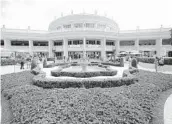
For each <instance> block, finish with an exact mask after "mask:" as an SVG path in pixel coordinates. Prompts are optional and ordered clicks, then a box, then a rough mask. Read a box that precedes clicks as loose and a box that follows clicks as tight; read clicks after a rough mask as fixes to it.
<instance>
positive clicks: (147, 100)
mask: <svg viewBox="0 0 172 124" xmlns="http://www.w3.org/2000/svg"><path fill="white" fill-rule="evenodd" d="M131 70H132V69H130V73H132V74H134V75H135V76H136V77H137V78H138V79H139V81H138V82H137V83H135V84H132V85H129V86H121V87H118V88H114V87H113V88H90V89H85V88H66V89H56V88H54V89H43V88H40V87H37V86H33V85H30V84H31V80H32V77H33V75H32V74H31V73H30V72H29V71H26V72H22V73H21V72H20V73H14V74H8V75H2V80H1V83H2V91H3V93H4V95H5V96H6V98H7V99H9V101H10V108H11V109H12V113H13V116H14V118H13V121H12V123H36V124H44V123H55V124H56V123H62V124H63V123H75V124H76V123H105V124H108V123H117V124H125V123H128V124H148V123H151V119H152V117H153V116H156V115H153V113H152V108H153V107H154V106H155V105H156V100H157V99H158V97H159V95H160V94H161V92H162V91H165V90H168V89H170V88H172V78H171V75H167V74H162V73H154V72H148V71H142V70H139V72H137V73H135V71H133V70H132V71H131ZM128 71H129V70H128ZM40 76H41V75H40V74H39V75H37V76H36V77H38V78H39V79H40V80H42V79H44V78H45V77H44V78H42V77H40ZM128 78H129V77H127V78H123V79H126V81H127V79H128ZM34 79H35V78H34ZM45 79H47V78H45ZM47 80H49V79H47ZM51 80H52V81H53V79H51ZM70 80H71V79H70ZM96 80H98V81H97V82H101V81H99V80H101V79H95V82H96ZM104 80H106V79H104ZM121 80H122V79H121ZM59 82H60V81H59ZM95 82H94V85H92V86H97V83H95ZM121 82H123V81H121ZM121 82H120V81H119V82H118V83H119V84H121ZM127 82H128V81H127ZM44 83H45V85H46V82H44ZM54 83H56V82H54ZM52 84H53V82H52ZM75 84H76V83H75ZM53 85H54V84H53ZM61 85H63V86H64V85H67V84H66V83H63V84H61ZM71 85H73V86H74V84H73V81H72V80H71V84H68V86H71ZM103 85H108V87H110V86H112V83H111V82H110V81H109V82H106V83H104V84H102V86H103ZM76 86H77V84H76ZM81 86H82V85H81ZM62 88H63V87H62ZM118 89H120V90H118ZM117 90H118V91H117Z"/></svg>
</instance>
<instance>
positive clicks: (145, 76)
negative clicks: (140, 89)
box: [135, 70, 172, 91]
mask: <svg viewBox="0 0 172 124" xmlns="http://www.w3.org/2000/svg"><path fill="white" fill-rule="evenodd" d="M135 76H136V77H137V78H138V79H139V83H141V84H143V83H151V84H154V85H156V86H157V87H159V88H160V89H162V91H166V90H168V89H170V88H172V76H171V74H163V73H156V72H150V71H143V70H139V73H136V75H135Z"/></svg>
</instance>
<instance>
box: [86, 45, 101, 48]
mask: <svg viewBox="0 0 172 124" xmlns="http://www.w3.org/2000/svg"><path fill="white" fill-rule="evenodd" d="M86 47H88V48H99V47H101V45H86Z"/></svg>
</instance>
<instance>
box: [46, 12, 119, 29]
mask: <svg viewBox="0 0 172 124" xmlns="http://www.w3.org/2000/svg"><path fill="white" fill-rule="evenodd" d="M77 23H84V24H85V23H94V24H102V25H103V24H104V25H108V26H110V27H111V28H116V29H119V27H118V24H117V23H116V22H115V21H113V20H112V19H109V18H107V17H104V16H98V15H95V14H72V15H68V16H64V17H60V18H58V19H56V20H54V21H52V22H51V23H50V24H49V29H48V30H50V31H53V30H57V28H58V27H59V26H61V27H63V25H69V24H77Z"/></svg>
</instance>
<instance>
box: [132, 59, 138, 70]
mask: <svg viewBox="0 0 172 124" xmlns="http://www.w3.org/2000/svg"><path fill="white" fill-rule="evenodd" d="M131 67H135V68H137V60H136V59H135V58H134V59H132V60H131Z"/></svg>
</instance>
